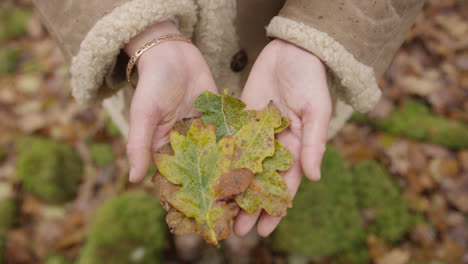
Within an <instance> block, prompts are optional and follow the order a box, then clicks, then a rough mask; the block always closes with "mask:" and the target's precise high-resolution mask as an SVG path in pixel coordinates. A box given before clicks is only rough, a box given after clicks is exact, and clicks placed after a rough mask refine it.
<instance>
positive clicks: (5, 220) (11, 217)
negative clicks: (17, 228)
mask: <svg viewBox="0 0 468 264" xmlns="http://www.w3.org/2000/svg"><path fill="white" fill-rule="evenodd" d="M17 210H18V207H17V204H16V201H15V200H13V199H7V200H0V264H1V263H2V261H3V250H4V248H5V239H6V232H7V231H8V229H10V227H11V226H12V225H13V224H14V223H15V220H16V214H17Z"/></svg>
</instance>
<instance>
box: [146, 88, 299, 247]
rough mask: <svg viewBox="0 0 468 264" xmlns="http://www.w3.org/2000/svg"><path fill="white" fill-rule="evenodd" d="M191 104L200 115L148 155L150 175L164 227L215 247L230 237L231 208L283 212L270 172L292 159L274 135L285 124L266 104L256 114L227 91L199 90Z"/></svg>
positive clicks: (288, 202)
mask: <svg viewBox="0 0 468 264" xmlns="http://www.w3.org/2000/svg"><path fill="white" fill-rule="evenodd" d="M195 108H196V109H197V110H198V111H200V112H202V113H204V115H203V116H202V117H201V118H194V119H185V120H181V121H179V122H178V123H177V124H176V125H175V129H174V130H173V131H172V132H171V134H170V145H166V146H165V147H163V148H162V149H161V150H160V151H159V152H158V153H156V154H155V155H154V163H155V165H156V168H157V170H158V172H159V173H158V174H156V175H155V177H154V179H153V180H154V182H155V183H156V186H157V189H158V193H159V198H160V199H161V202H162V203H163V205H164V207H165V209H166V210H167V211H168V212H169V213H168V215H167V218H166V222H167V224H168V225H169V227H170V229H171V231H172V232H173V233H174V234H178V235H182V234H187V233H192V232H197V233H198V234H199V235H200V236H201V237H203V238H204V239H205V241H206V242H207V243H210V244H213V245H217V246H218V245H219V244H218V241H219V240H222V239H224V238H227V237H228V236H229V235H230V232H231V221H232V219H233V217H234V216H235V214H236V211H237V208H238V207H237V206H239V207H240V208H242V209H243V210H245V211H247V212H248V213H251V214H254V213H257V212H259V211H260V210H262V209H263V210H265V211H266V212H267V213H268V214H270V215H271V216H275V217H280V216H285V215H286V210H287V208H290V207H291V206H292V199H291V195H290V194H289V191H288V188H287V186H286V184H285V183H284V181H283V179H282V177H281V176H280V175H279V173H278V171H284V170H287V169H288V168H289V167H290V166H291V164H292V162H293V159H292V156H291V153H289V151H288V150H287V149H286V148H285V147H284V146H283V145H282V144H281V143H280V142H278V141H277V140H275V134H276V133H279V132H281V131H282V130H283V129H285V128H286V127H287V126H288V124H289V121H288V120H287V119H286V118H284V117H281V113H280V111H279V109H278V108H277V107H275V105H274V104H273V102H270V103H269V104H268V105H267V106H266V107H265V108H264V109H262V110H261V111H255V110H244V108H245V104H244V103H243V102H242V101H239V100H237V99H235V98H233V97H231V96H229V95H227V91H226V92H225V93H224V94H222V95H216V94H213V93H211V92H204V93H202V94H201V95H200V96H199V97H198V98H197V100H196V101H195Z"/></svg>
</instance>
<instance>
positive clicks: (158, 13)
mask: <svg viewBox="0 0 468 264" xmlns="http://www.w3.org/2000/svg"><path fill="white" fill-rule="evenodd" d="M33 2H34V5H35V6H36V8H37V10H38V11H39V14H40V16H41V19H42V21H43V23H44V25H45V26H46V28H47V29H48V31H49V32H50V34H51V35H52V37H53V38H54V39H55V41H56V42H57V43H58V45H59V46H60V48H61V50H62V52H63V53H64V55H65V57H66V58H67V60H69V61H70V73H71V87H72V92H73V96H74V97H75V99H76V100H77V101H78V102H79V103H81V104H84V105H90V104H92V103H95V102H98V101H101V100H102V99H104V98H106V97H109V96H110V95H112V94H114V93H115V92H116V91H117V90H119V89H120V88H121V87H122V85H123V83H124V80H125V66H126V64H127V62H128V57H127V56H126V55H125V53H123V52H121V50H122V48H123V47H124V46H125V44H126V43H127V42H128V41H129V40H130V39H131V38H133V37H134V36H136V35H138V34H139V33H140V32H142V31H144V29H145V28H147V27H148V26H150V25H152V24H155V23H157V22H160V21H165V20H167V19H174V20H176V21H177V24H178V27H179V30H180V31H181V32H182V33H183V34H184V35H186V36H187V37H191V35H192V32H193V28H194V25H195V23H196V20H197V15H196V5H195V1H194V0H99V1H96V0H33Z"/></svg>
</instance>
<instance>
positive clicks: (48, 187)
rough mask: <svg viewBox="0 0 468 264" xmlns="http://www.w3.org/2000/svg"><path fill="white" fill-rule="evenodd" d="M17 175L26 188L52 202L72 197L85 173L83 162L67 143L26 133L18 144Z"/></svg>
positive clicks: (59, 201)
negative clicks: (28, 135)
mask: <svg viewBox="0 0 468 264" xmlns="http://www.w3.org/2000/svg"><path fill="white" fill-rule="evenodd" d="M16 148H17V152H18V162H17V175H18V177H19V179H21V180H22V181H23V187H24V189H25V190H26V191H28V192H30V193H32V194H34V195H36V196H37V197H39V198H40V199H42V200H44V201H46V202H50V203H61V202H65V201H68V200H70V199H72V198H73V197H74V196H75V195H76V192H77V188H78V184H79V182H80V179H81V176H82V174H83V162H82V160H81V159H80V157H79V156H78V154H77V153H76V152H75V151H74V150H73V149H72V148H71V147H70V146H69V145H67V144H65V143H61V142H57V141H53V140H49V139H43V138H38V137H26V138H23V139H22V140H20V141H19V143H18V144H17V146H16Z"/></svg>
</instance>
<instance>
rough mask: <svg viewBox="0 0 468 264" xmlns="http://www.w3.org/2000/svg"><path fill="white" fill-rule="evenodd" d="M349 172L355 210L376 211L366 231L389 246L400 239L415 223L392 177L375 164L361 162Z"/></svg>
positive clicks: (373, 162) (372, 162)
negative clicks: (355, 198)
mask: <svg viewBox="0 0 468 264" xmlns="http://www.w3.org/2000/svg"><path fill="white" fill-rule="evenodd" d="M352 171H353V176H354V183H355V184H354V185H355V187H354V189H355V190H356V197H357V199H358V206H359V207H360V208H366V209H373V210H374V211H375V219H374V222H373V223H372V225H371V226H370V227H369V229H368V231H369V232H371V233H374V234H376V235H377V236H378V237H380V238H383V239H385V240H387V241H389V242H396V241H398V240H399V239H401V238H402V236H403V235H404V234H405V233H406V232H407V231H408V229H409V228H410V227H411V226H412V224H413V222H414V221H413V215H412V213H411V212H410V211H409V209H408V205H407V203H406V201H405V200H404V198H403V196H402V194H401V193H400V190H399V187H398V186H397V185H396V183H395V182H394V181H393V179H392V177H391V175H390V174H389V173H388V172H387V171H386V170H385V169H384V168H383V167H382V166H381V165H380V164H379V163H377V162H375V161H362V162H360V163H358V164H356V165H355V166H354V167H353V170H352Z"/></svg>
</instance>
